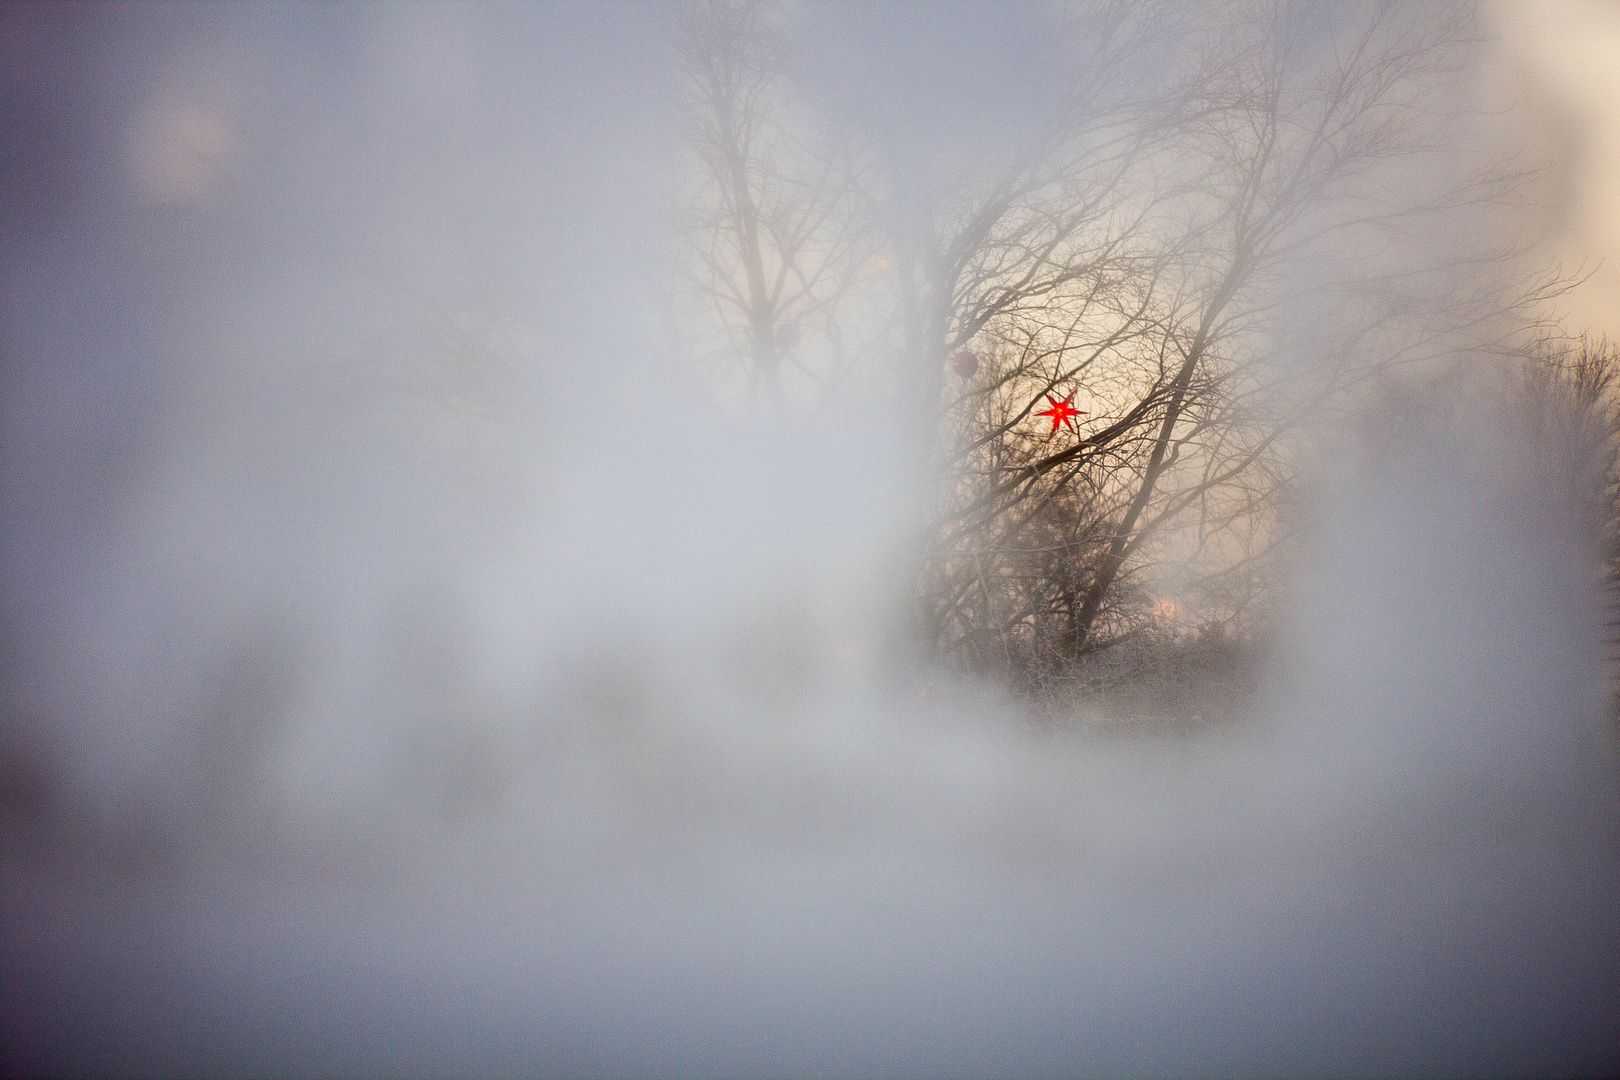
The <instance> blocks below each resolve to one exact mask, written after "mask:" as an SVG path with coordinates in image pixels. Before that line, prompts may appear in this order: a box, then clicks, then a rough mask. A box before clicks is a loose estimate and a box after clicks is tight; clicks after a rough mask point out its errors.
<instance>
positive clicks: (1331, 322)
mask: <svg viewBox="0 0 1620 1080" xmlns="http://www.w3.org/2000/svg"><path fill="white" fill-rule="evenodd" d="M780 23H781V20H780V18H779V13H777V12H775V11H774V10H773V9H769V8H766V7H763V6H757V5H745V4H734V3H721V4H704V5H697V6H694V7H691V8H689V9H687V18H686V21H685V23H684V26H685V36H684V38H683V41H684V44H685V50H686V51H685V54H684V55H685V57H686V63H687V70H688V85H689V87H690V94H691V103H690V104H691V109H690V116H691V131H692V145H693V148H694V157H695V159H696V162H697V165H698V168H697V170H696V172H697V182H696V184H695V191H696V195H695V197H694V200H693V201H694V203H695V204H696V205H699V206H702V207H704V208H705V211H704V212H703V213H701V214H697V215H694V219H693V233H692V235H693V237H694V243H693V245H692V249H691V250H692V254H693V259H692V265H693V267H694V274H693V279H692V280H693V283H694V285H695V290H694V291H695V294H696V295H698V296H700V297H702V298H703V299H704V300H705V301H706V303H707V307H708V309H709V311H710V313H711V317H712V318H713V322H712V323H711V324H710V325H711V326H713V327H714V328H715V329H714V330H713V331H711V333H710V337H711V338H714V339H719V340H728V341H729V342H730V343H731V344H730V348H731V350H732V352H733V354H734V355H736V356H738V357H739V359H741V360H742V361H743V363H742V367H743V369H744V370H746V372H747V381H748V387H749V391H750V393H751V394H752V395H753V396H754V397H756V398H758V397H764V398H766V399H768V400H770V401H771V402H773V403H774V404H775V405H776V406H777V407H778V408H780V407H783V406H784V404H785V400H786V399H785V397H784V391H783V386H784V381H783V371H784V364H785V363H789V362H791V363H794V364H797V365H798V366H799V367H800V369H801V370H802V372H803V373H804V374H805V375H806V376H808V377H809V378H810V379H811V380H813V383H814V385H815V386H816V387H817V388H818V389H819V390H821V391H822V392H824V393H830V392H832V391H833V390H834V389H835V387H836V386H837V385H838V384H839V382H840V381H841V380H844V379H846V378H847V377H849V375H850V373H851V371H852V369H853V368H854V367H856V366H864V368H865V369H867V370H864V371H862V372H861V375H862V376H864V384H865V385H866V386H868V387H881V388H886V389H887V391H888V392H890V393H894V394H897V395H899V398H900V399H910V400H914V401H920V402H925V403H926V402H934V403H937V414H936V416H937V419H935V420H934V421H932V422H931V423H930V425H929V427H928V429H927V430H926V431H925V432H923V433H922V434H921V436H920V439H921V443H922V450H923V455H922V460H924V461H925V462H926V467H925V468H924V469H923V472H922V474H920V476H919V481H920V482H921V483H923V484H924V485H925V486H926V487H928V489H929V491H930V492H931V493H932V494H930V496H929V499H928V502H929V506H928V509H927V517H928V525H927V527H926V529H925V535H924V536H923V538H922V539H921V540H920V541H919V552H918V559H919V562H918V564H917V570H916V573H917V579H916V580H917V585H916V590H915V594H914V595H915V602H916V604H917V605H918V610H917V616H918V619H919V620H920V621H919V623H918V625H919V626H920V629H921V631H922V635H923V637H924V638H925V639H926V641H928V642H929V643H930V645H931V647H932V648H933V649H934V650H936V651H937V652H938V653H940V654H942V655H944V656H947V657H952V658H955V659H956V660H957V661H959V662H961V663H965V664H968V665H970V666H973V667H977V668H989V669H992V670H995V669H1000V670H1002V671H1003V672H1004V673H1006V674H1008V675H1010V676H1013V677H1015V678H1017V679H1027V678H1029V677H1043V676H1044V675H1045V674H1050V673H1053V672H1055V671H1059V670H1061V669H1063V668H1064V667H1065V666H1067V665H1071V664H1073V663H1074V662H1076V661H1078V660H1080V659H1081V658H1083V657H1085V656H1087V655H1089V654H1093V653H1096V652H1100V651H1103V650H1107V649H1109V648H1110V647H1112V646H1114V645H1117V644H1119V643H1121V642H1123V641H1126V640H1129V639H1131V638H1133V637H1136V636H1139V635H1142V634H1144V633H1170V634H1176V633H1182V632H1186V631H1187V630H1189V629H1191V628H1199V629H1200V630H1201V632H1204V633H1212V632H1215V633H1218V632H1222V631H1224V630H1225V629H1227V628H1232V629H1235V630H1241V629H1243V628H1244V627H1245V626H1247V625H1248V624H1249V623H1250V622H1252V621H1253V620H1254V618H1256V617H1257V615H1258V613H1260V612H1263V610H1264V608H1265V598H1266V595H1267V590H1268V576H1267V573H1266V570H1265V568H1266V566H1267V565H1268V561H1269V560H1270V558H1271V556H1272V555H1273V553H1274V552H1275V551H1276V549H1277V546H1278V544H1279V543H1280V542H1281V541H1282V540H1283V539H1284V538H1285V536H1286V528H1285V511H1286V508H1287V506H1288V505H1289V499H1290V491H1291V488H1292V485H1293V482H1294V479H1295V476H1296V471H1297V469H1296V460H1297V450H1298V440H1299V438H1300V437H1301V435H1302V434H1303V433H1305V432H1307V431H1308V430H1309V428H1310V426H1311V425H1312V424H1313V422H1314V421H1315V420H1316V419H1318V418H1320V417H1321V416H1322V415H1323V414H1324V410H1330V409H1333V408H1335V407H1337V405H1338V404H1340V403H1342V401H1343V400H1344V398H1345V395H1346V394H1348V393H1351V392H1352V391H1353V390H1354V389H1355V388H1356V387H1357V386H1361V385H1365V384H1366V383H1368V382H1369V380H1373V379H1375V378H1378V377H1381V376H1383V375H1386V374H1387V373H1389V372H1391V371H1393V370H1395V369H1397V368H1399V367H1401V366H1403V365H1411V364H1415V363H1420V362H1422V361H1425V360H1431V361H1432V360H1433V359H1434V358H1436V357H1438V356H1442V355H1444V354H1445V353H1447V351H1448V350H1450V349H1455V348H1457V347H1458V346H1459V345H1460V344H1461V343H1463V342H1464V341H1466V342H1467V343H1468V344H1469V345H1471V346H1475V347H1477V346H1479V345H1480V343H1481V342H1482V341H1484V340H1485V339H1486V338H1489V337H1490V336H1491V335H1493V334H1495V335H1498V336H1499V337H1500V336H1502V335H1507V336H1511V333H1512V331H1513V330H1514V329H1515V328H1516V327H1517V326H1518V325H1519V322H1516V321H1515V320H1516V319H1518V318H1519V313H1521V312H1522V311H1523V310H1525V307H1524V305H1525V301H1526V298H1527V297H1536V296H1544V295H1545V293H1546V291H1547V290H1548V289H1549V288H1556V283H1552V284H1550V285H1549V284H1548V283H1546V282H1543V283H1541V285H1540V286H1539V287H1536V286H1526V285H1525V283H1523V282H1518V281H1512V280H1510V278H1511V274H1510V273H1509V272H1508V271H1507V267H1509V265H1510V263H1511V260H1510V258H1509V256H1510V254H1511V253H1510V252H1509V251H1507V250H1506V249H1504V248H1502V247H1500V246H1497V247H1490V246H1489V241H1482V244H1481V245H1479V246H1476V247H1475V248H1473V249H1468V248H1465V247H1463V246H1458V245H1456V244H1448V243H1440V244H1433V243H1427V242H1424V243H1417V244H1415V243H1414V242H1413V238H1415V237H1433V236H1436V235H1439V236H1454V235H1456V233H1457V231H1458V229H1459V227H1460V224H1461V223H1464V222H1467V221H1470V220H1473V218H1471V217H1470V215H1475V216H1477V215H1478V214H1479V213H1482V212H1485V211H1487V210H1488V209H1489V207H1491V206H1492V205H1494V204H1496V203H1498V202H1500V201H1501V200H1502V199H1504V198H1505V197H1507V196H1509V195H1511V194H1512V193H1513V192H1514V191H1515V190H1516V188H1517V186H1518V185H1519V184H1520V183H1521V182H1522V181H1523V179H1524V177H1523V176H1522V175H1520V174H1517V173H1515V172H1513V171H1511V170H1507V169H1500V168H1498V169H1489V168H1481V169H1478V170H1475V171H1468V170H1466V169H1465V170H1462V172H1461V173H1456V172H1453V173H1452V174H1450V175H1445V176H1440V175H1435V176H1433V177H1430V178H1427V179H1425V180H1423V181H1421V182H1418V181H1414V180H1413V177H1414V176H1423V175H1424V174H1423V171H1422V166H1421V164H1420V163H1421V162H1422V161H1424V160H1438V159H1439V156H1440V154H1441V151H1443V150H1445V149H1446V148H1447V140H1448V137H1449V134H1450V132H1451V131H1452V129H1454V128H1455V127H1457V126H1458V125H1459V124H1461V123H1463V122H1464V119H1465V118H1464V117H1462V115H1461V109H1460V107H1459V106H1458V105H1456V100H1457V79H1458V73H1459V71H1460V70H1462V69H1463V67H1464V66H1465V64H1466V59H1467V56H1468V53H1469V50H1470V49H1471V48H1472V47H1473V46H1474V45H1475V44H1476V41H1475V36H1476V35H1475V31H1474V24H1473V15H1472V13H1471V12H1470V11H1469V10H1468V9H1465V8H1443V9H1435V8H1422V9H1412V8H1409V7H1405V6H1399V5H1394V4H1387V3H1386V4H1369V5H1353V6H1352V5H1331V6H1329V5H1322V4H1288V3H1278V4H1265V5H1255V6H1251V5H1225V6H1217V7H1211V8H1207V9H1198V10H1194V11H1189V10H1186V9H1181V8H1168V7H1154V6H1138V5H1102V6H1093V7H1086V8H1084V9H1081V10H1080V11H1078V12H1077V13H1074V14H1073V15H1072V16H1071V17H1070V18H1068V20H1067V21H1066V22H1054V26H1053V32H1054V33H1061V34H1064V35H1067V36H1066V37H1065V41H1066V42H1067V43H1069V45H1070V46H1071V50H1070V51H1071V53H1072V55H1074V56H1075V57H1077V58H1078V59H1077V60H1076V62H1075V63H1074V64H1073V65H1072V70H1070V71H1068V72H1066V77H1067V82H1066V83H1065V91H1064V93H1063V95H1062V100H1061V101H1058V102H1056V103H1055V104H1054V106H1053V108H1052V109H1051V110H1050V120H1049V121H1048V122H1047V123H1045V125H1044V126H1043V127H1042V129H1041V131H1040V132H1039V134H1038V137H1036V138H1034V139H1032V140H1031V141H1030V142H1029V144H1028V145H1027V146H1026V147H1024V148H1023V149H1022V151H1021V152H1020V153H1019V154H1018V155H1016V156H1015V157H1014V158H1013V159H1012V160H1010V161H1008V162H1006V163H1005V165H1004V167H1002V168H1001V170H1000V171H999V172H995V171H993V170H992V172H991V173H990V174H989V175H980V176H978V177H975V178H969V179H967V180H965V181H963V182H961V183H959V184H957V185H956V186H955V187H943V188H942V187H941V185H940V183H939V182H938V178H936V177H930V176H926V175H923V173H926V167H925V166H920V165H918V163H917V159H916V155H915V154H911V153H909V152H890V153H887V154H886V153H885V152H884V148H882V147H877V148H875V149H874V148H871V147H863V148H862V149H861V150H859V151H857V150H856V149H854V147H856V146H857V142H856V140H855V139H854V137H853V136H849V135H845V136H844V137H843V138H842V139H830V138H827V137H825V136H824V135H821V136H817V135H816V134H815V129H814V126H813V125H812V124H810V123H808V122H807V121H805V120H804V119H803V118H802V117H799V116H798V115H797V114H796V113H795V112H794V110H793V108H792V107H790V104H789V102H788V97H787V91H786V89H785V84H786V81H787V77H786V74H785V71H786V68H785V67H784V62H783V57H784V55H785V50H786V48H787V46H786V42H785V38H784V37H783V32H782V29H781V25H780ZM1158 71H1163V72H1173V73H1174V74H1173V75H1172V74H1164V75H1157V74H1148V75H1144V74H1142V73H1143V72H1149V73H1152V72H1158ZM919 169H921V170H922V172H919ZM880 194H881V195H882V198H879V195H880ZM1463 231H1465V232H1466V231H1467V230H1466V227H1464V228H1463ZM1470 266H1473V267H1477V268H1478V271H1479V272H1478V273H1476V274H1473V275H1470V274H1466V273H1459V268H1460V267H1470ZM873 267H879V268H881V269H882V271H883V272H884V274H885V275H886V276H884V277H882V278H879V277H878V276H877V275H876V274H874V273H873V272H872V270H873ZM863 271H864V272H863ZM1442 277H1443V279H1444V280H1445V281H1446V282H1447V283H1448V284H1447V286H1446V289H1447V291H1445V292H1444V293H1443V294H1442V293H1441V292H1439V291H1437V287H1436V284H1435V283H1436V281H1437V280H1440V279H1441V278H1442ZM1459 281H1464V282H1466V283H1467V284H1466V285H1462V286H1459V285H1458V284H1457V282H1459ZM1538 288H1539V291H1538ZM857 309H859V310H860V311H861V313H862V317H854V316H852V314H851V313H852V312H853V311H855V310H857ZM1520 321H1522V320H1520ZM808 327H814V332H815V334H816V336H817V338H818V340H822V341H825V342H829V343H837V342H841V341H843V340H844V339H845V338H846V337H848V336H851V335H852V334H853V335H856V336H861V337H862V339H863V340H864V341H866V342H867V343H869V347H867V348H866V349H865V350H864V351H863V354H862V356H861V358H860V360H861V364H860V365H856V364H855V360H854V358H853V357H851V356H849V355H848V354H846V353H843V352H841V351H839V350H838V349H836V348H834V349H832V350H830V351H829V354H828V355H829V356H833V355H836V356H837V359H836V360H828V361H827V362H826V363H825V365H824V366H823V367H821V368H820V369H814V368H811V367H809V366H807V365H806V364H805V363H804V360H803V358H802V357H801V356H796V355H794V354H793V352H792V351H791V350H788V349H785V348H784V343H785V342H788V341H791V342H793V343H795V345H799V347H800V349H801V351H802V345H800V343H801V342H803V341H804V331H803V328H808ZM856 327H858V328H859V329H858V330H857V329H855V328H856ZM873 342H875V343H876V344H877V347H876V348H872V347H870V343H873ZM1302 356H1308V359H1309V363H1304V362H1301V357H1302ZM953 373H954V374H953ZM1059 401H1061V402H1064V403H1065V406H1066V407H1068V408H1073V409H1075V410H1080V411H1081V412H1082V413H1083V415H1082V416H1081V417H1080V418H1079V419H1080V421H1081V423H1080V424H1078V425H1075V424H1074V422H1073V420H1071V421H1070V422H1069V424H1068V425H1067V426H1060V425H1056V424H1054V425H1053V426H1052V428H1051V429H1050V430H1043V423H1042V421H1041V419H1040V415H1041V413H1042V412H1043V410H1044V411H1046V412H1049V411H1050V408H1049V406H1051V405H1052V404H1053V403H1055V402H1059Z"/></svg>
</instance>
